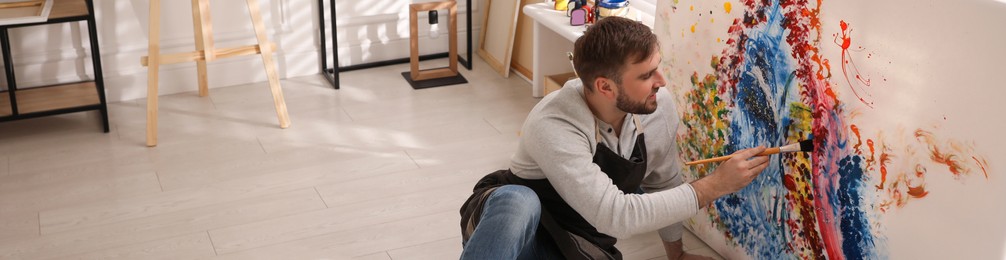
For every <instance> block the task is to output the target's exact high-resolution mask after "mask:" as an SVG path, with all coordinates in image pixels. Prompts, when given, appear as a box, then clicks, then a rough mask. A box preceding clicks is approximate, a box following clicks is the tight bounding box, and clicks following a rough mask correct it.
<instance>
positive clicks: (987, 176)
mask: <svg viewBox="0 0 1006 260" xmlns="http://www.w3.org/2000/svg"><path fill="white" fill-rule="evenodd" d="M971 159H974V160H975V163H977V164H978V167H982V173H984V174H985V179H986V180H988V179H989V172H988V171H986V170H985V165H986V164H988V163H984V164H983V163H982V161H979V160H978V158H976V157H974V156H971ZM983 161H984V160H983Z"/></svg>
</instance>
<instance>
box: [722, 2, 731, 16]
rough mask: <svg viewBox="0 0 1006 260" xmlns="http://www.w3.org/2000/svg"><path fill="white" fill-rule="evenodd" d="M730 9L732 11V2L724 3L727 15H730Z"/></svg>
mask: <svg viewBox="0 0 1006 260" xmlns="http://www.w3.org/2000/svg"><path fill="white" fill-rule="evenodd" d="M730 9H732V8H731V6H730V2H724V3H723V10H724V11H727V13H728V14H729V13H730Z"/></svg>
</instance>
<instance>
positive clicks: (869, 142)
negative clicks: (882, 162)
mask: <svg viewBox="0 0 1006 260" xmlns="http://www.w3.org/2000/svg"><path fill="white" fill-rule="evenodd" d="M866 146H868V147H870V160H873V154H874V153H873V139H866Z"/></svg>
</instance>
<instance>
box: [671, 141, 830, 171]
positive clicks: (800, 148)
mask: <svg viewBox="0 0 1006 260" xmlns="http://www.w3.org/2000/svg"><path fill="white" fill-rule="evenodd" d="M813 150H814V140H803V141H800V142H798V143H794V144H788V145H786V146H780V147H772V148H768V149H765V151H762V152H761V153H759V154H757V155H756V156H765V155H773V154H777V153H789V152H810V151H813ZM731 157H733V155H727V156H720V157H714V158H709V159H702V160H698V161H691V162H686V163H685V165H696V164H703V163H711V162H722V161H726V160H729V159H730V158H731Z"/></svg>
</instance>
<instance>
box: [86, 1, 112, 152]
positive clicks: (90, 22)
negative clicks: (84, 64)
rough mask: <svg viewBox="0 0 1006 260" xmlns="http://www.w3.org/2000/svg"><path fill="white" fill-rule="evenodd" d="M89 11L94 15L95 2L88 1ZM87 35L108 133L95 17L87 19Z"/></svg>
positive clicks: (103, 119)
mask: <svg viewBox="0 0 1006 260" xmlns="http://www.w3.org/2000/svg"><path fill="white" fill-rule="evenodd" d="M87 11H88V13H90V14H93V13H94V2H93V1H92V0H87ZM87 35H88V37H89V38H91V39H90V40H91V66H93V67H94V85H95V86H97V87H98V100H100V101H101V109H99V110H100V111H101V122H102V124H103V125H104V127H105V133H108V131H109V127H108V105H107V103H105V79H104V75H105V74H102V72H101V53H100V51H99V49H101V48H100V47H98V27H97V23H96V22H95V21H94V15H91V16H88V18H87Z"/></svg>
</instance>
